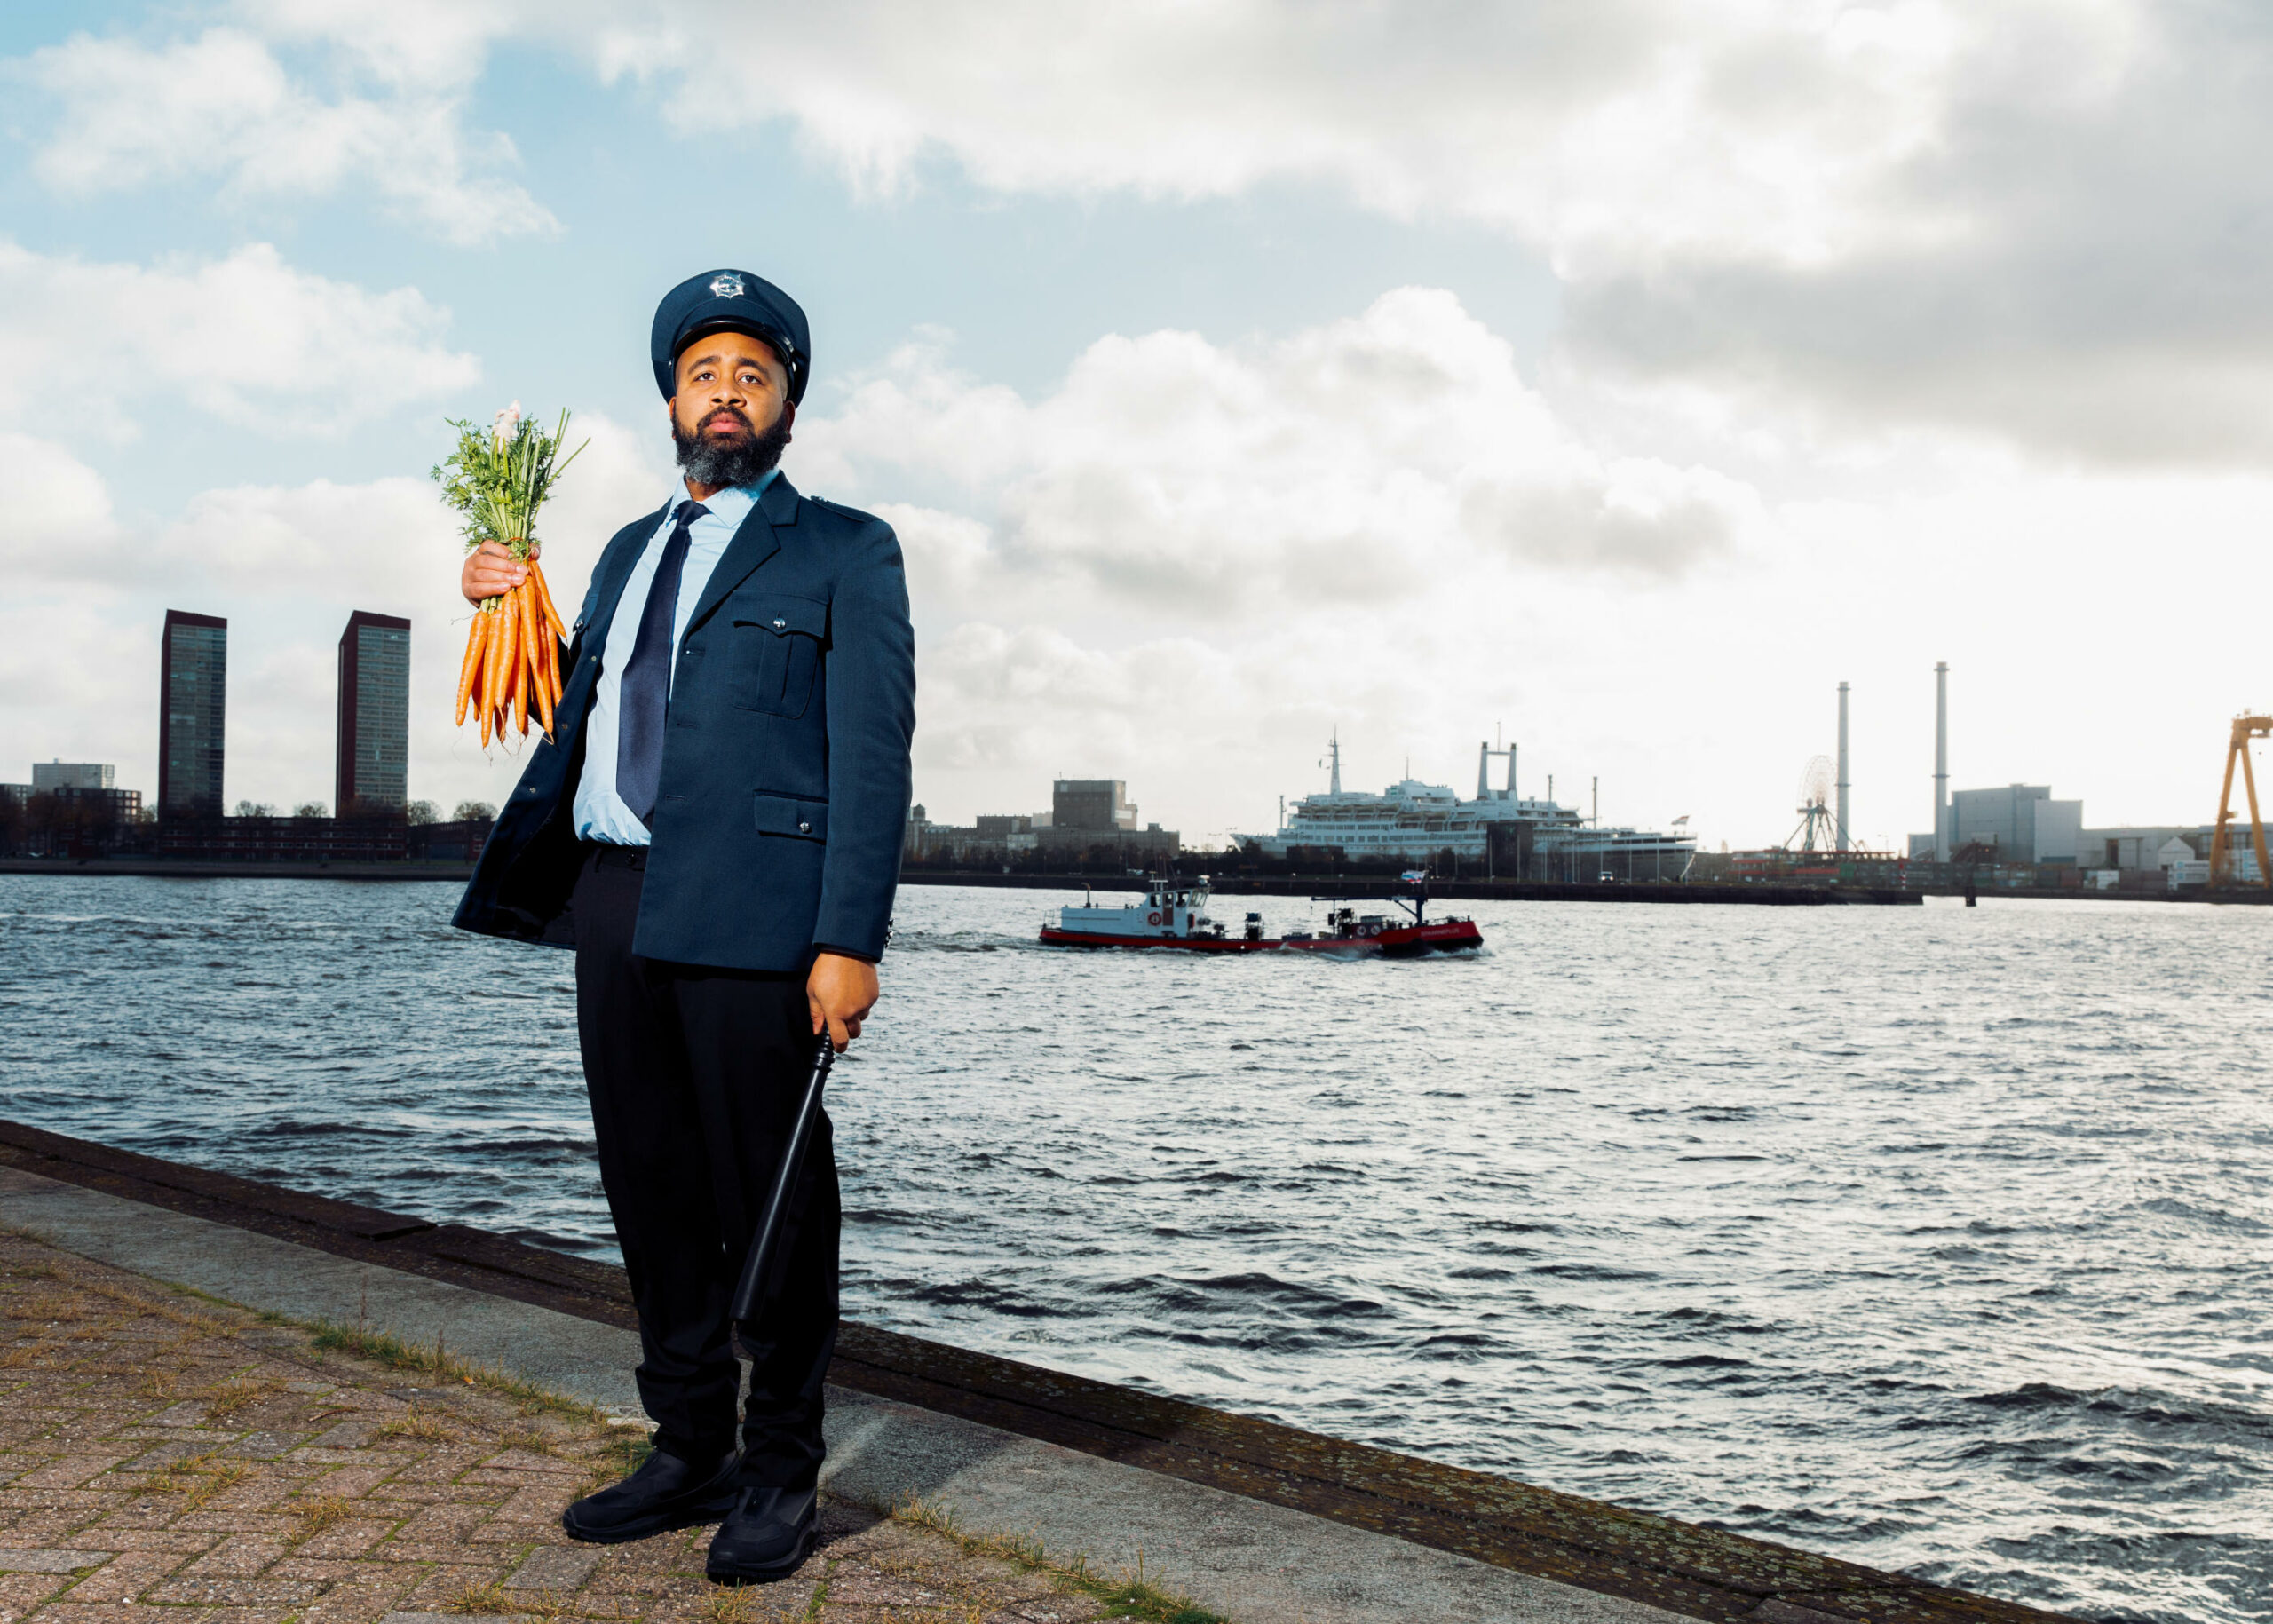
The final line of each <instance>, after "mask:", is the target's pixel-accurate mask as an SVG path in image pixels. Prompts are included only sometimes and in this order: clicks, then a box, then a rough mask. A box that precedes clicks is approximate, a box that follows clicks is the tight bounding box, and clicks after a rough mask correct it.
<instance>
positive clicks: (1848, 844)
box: [1838, 682, 1855, 852]
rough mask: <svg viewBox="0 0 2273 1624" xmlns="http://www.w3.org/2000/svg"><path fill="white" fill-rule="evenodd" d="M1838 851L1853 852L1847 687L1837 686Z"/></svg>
mask: <svg viewBox="0 0 2273 1624" xmlns="http://www.w3.org/2000/svg"><path fill="white" fill-rule="evenodd" d="M1838 835H1839V849H1840V850H1841V852H1849V851H1852V850H1854V845H1855V843H1854V842H1853V841H1851V840H1849V838H1848V837H1847V685H1846V684H1845V683H1843V682H1842V683H1841V684H1840V685H1839V829H1838Z"/></svg>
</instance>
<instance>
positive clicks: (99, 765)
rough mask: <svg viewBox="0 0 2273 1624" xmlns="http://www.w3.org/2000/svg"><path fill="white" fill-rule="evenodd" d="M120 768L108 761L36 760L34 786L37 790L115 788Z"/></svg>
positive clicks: (33, 775)
mask: <svg viewBox="0 0 2273 1624" xmlns="http://www.w3.org/2000/svg"><path fill="white" fill-rule="evenodd" d="M32 788H33V790H34V791H35V792H37V791H43V790H48V789H115V788H118V769H117V768H116V767H115V766H114V765H112V764H110V763H109V762H107V761H36V762H34V763H32Z"/></svg>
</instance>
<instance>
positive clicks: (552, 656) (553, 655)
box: [544, 630, 560, 706]
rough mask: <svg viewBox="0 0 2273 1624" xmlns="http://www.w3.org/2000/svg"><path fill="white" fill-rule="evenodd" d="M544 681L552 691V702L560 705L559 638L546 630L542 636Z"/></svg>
mask: <svg viewBox="0 0 2273 1624" xmlns="http://www.w3.org/2000/svg"><path fill="white" fill-rule="evenodd" d="M544 681H545V685H546V686H547V687H549V688H550V689H551V690H552V702H553V704H554V705H556V706H558V704H559V703H560V638H559V637H558V635H556V634H555V633H554V632H552V631H550V630H548V631H546V633H545V634H544Z"/></svg>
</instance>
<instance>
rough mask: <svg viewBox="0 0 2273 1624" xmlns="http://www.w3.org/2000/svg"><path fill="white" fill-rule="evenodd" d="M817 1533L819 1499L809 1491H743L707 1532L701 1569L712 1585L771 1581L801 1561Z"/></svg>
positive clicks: (787, 1573) (765, 1582)
mask: <svg viewBox="0 0 2273 1624" xmlns="http://www.w3.org/2000/svg"><path fill="white" fill-rule="evenodd" d="M818 1533H820V1496H818V1495H817V1494H815V1493H813V1492H812V1490H811V1489H744V1490H743V1491H742V1492H741V1499H740V1500H739V1501H737V1502H736V1503H735V1506H734V1509H733V1510H731V1511H729V1512H727V1513H726V1520H725V1522H723V1523H721V1524H720V1525H718V1532H717V1533H714V1534H712V1535H711V1536H710V1560H709V1563H708V1564H707V1565H706V1566H705V1568H704V1571H705V1572H706V1573H709V1575H710V1581H711V1582H712V1583H713V1584H721V1585H764V1584H772V1582H773V1581H774V1580H777V1579H787V1578H788V1577H789V1575H790V1574H792V1573H796V1571H797V1570H798V1569H799V1568H800V1567H803V1566H804V1561H805V1558H806V1557H810V1556H812V1554H813V1538H814V1536H815V1535H816V1534H818Z"/></svg>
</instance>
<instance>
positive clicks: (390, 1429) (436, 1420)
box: [379, 1405, 458, 1444]
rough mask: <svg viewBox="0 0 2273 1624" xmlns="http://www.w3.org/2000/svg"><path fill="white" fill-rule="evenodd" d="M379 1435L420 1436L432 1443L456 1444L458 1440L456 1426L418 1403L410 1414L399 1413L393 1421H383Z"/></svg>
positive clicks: (384, 1436) (388, 1436) (395, 1436)
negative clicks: (419, 1406) (423, 1408)
mask: <svg viewBox="0 0 2273 1624" xmlns="http://www.w3.org/2000/svg"><path fill="white" fill-rule="evenodd" d="M379 1436H380V1437H381V1438H418V1439H420V1440H422V1441H424V1442H425V1443H430V1444H455V1443H456V1442H457V1441H458V1431H457V1429H456V1428H455V1427H453V1426H451V1425H449V1424H448V1423H447V1422H444V1421H443V1420H442V1419H441V1418H440V1416H438V1415H436V1414H434V1413H433V1412H432V1411H431V1410H422V1409H420V1408H418V1407H417V1406H416V1405H413V1406H411V1410H410V1414H408V1415H398V1416H397V1417H395V1419H394V1420H392V1421H389V1422H381V1423H380V1425H379Z"/></svg>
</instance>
